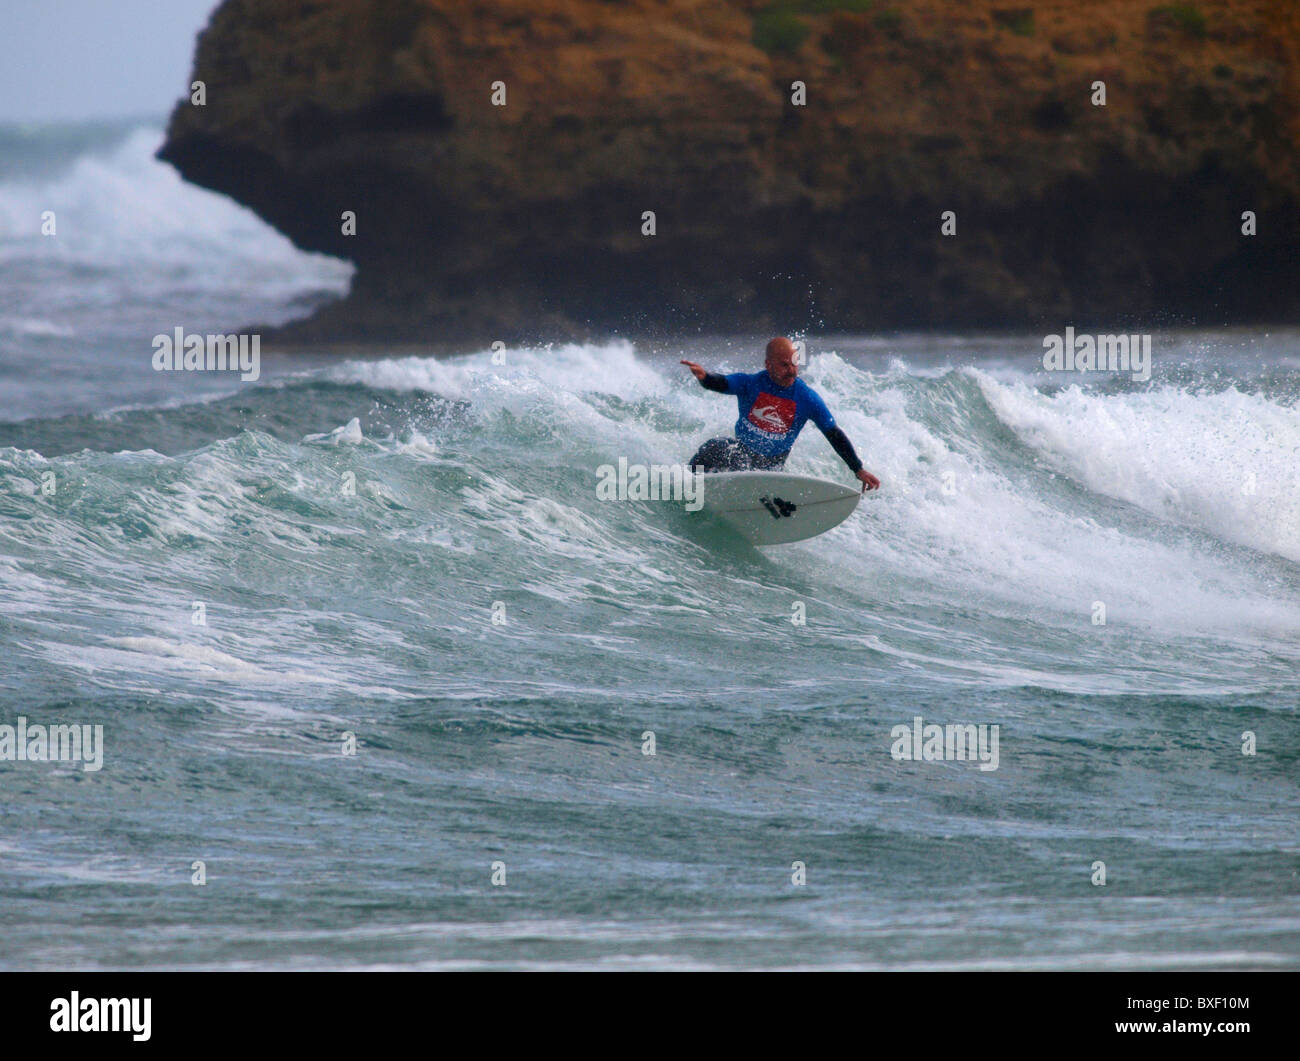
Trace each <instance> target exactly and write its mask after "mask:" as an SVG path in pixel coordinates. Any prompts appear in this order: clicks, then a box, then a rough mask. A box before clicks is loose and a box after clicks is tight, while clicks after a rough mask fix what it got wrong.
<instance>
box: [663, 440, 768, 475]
mask: <svg viewBox="0 0 1300 1061" xmlns="http://www.w3.org/2000/svg"><path fill="white" fill-rule="evenodd" d="M785 457H786V455H785V454H784V453H783V454H781V455H780V456H777V457H768V456H765V455H763V454H762V453H755V452H754V451H753V450H752V449H749V448H748V447H747V446H742V445H741V444H740V443H739V442H738V441H736V439H734V438H711V439H709V441H708V442H706V443H704V445H702V446H701V447H700V448H699V450H698V451H697V452H696V454H695V456H694V457H692V458H691V459H690V461H689V462H688V464H687V466H688V467H690V468H694V469H695V470H696V471H702V472H750V471H775V470H776V469H778V468H781V467H783V466H784V465H785Z"/></svg>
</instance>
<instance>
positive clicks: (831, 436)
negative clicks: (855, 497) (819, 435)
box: [826, 427, 862, 475]
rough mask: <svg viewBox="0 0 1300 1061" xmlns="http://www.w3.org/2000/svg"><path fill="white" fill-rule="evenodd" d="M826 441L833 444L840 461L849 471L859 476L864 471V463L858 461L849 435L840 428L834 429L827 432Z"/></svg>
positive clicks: (832, 447) (832, 446)
mask: <svg viewBox="0 0 1300 1061" xmlns="http://www.w3.org/2000/svg"><path fill="white" fill-rule="evenodd" d="M826 441H827V442H829V443H830V444H831V449H833V450H834V451H835V452H836V453H838V454H839V455H840V460H842V461H843V462H844V463H845V464H847V465H848V466H849V471H851V472H852V473H853V474H854V475H857V474H858V472H860V471H861V470H862V462H861V461H860V460H858V455H857V453H855V452H854V450H853V443H852V442H850V441H849V436H848V435H846V434H845V433H844V432H843V431H841V430H840V429H839V428H838V427H832V428H831V429H830V430H829V431H827V432H826Z"/></svg>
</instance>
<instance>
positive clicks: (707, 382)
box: [682, 361, 731, 394]
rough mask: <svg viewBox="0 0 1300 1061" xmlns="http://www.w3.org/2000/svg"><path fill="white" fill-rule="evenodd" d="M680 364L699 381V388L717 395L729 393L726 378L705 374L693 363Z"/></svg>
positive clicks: (729, 389) (709, 373)
mask: <svg viewBox="0 0 1300 1061" xmlns="http://www.w3.org/2000/svg"><path fill="white" fill-rule="evenodd" d="M682 364H683V365H685V366H686V367H687V368H689V369H690V370H691V374H692V375H693V376H694V377H695V378H696V379H698V380H699V381H700V386H701V387H703V388H704V389H705V390H711V391H717V392H718V393H719V394H730V393H731V388H730V387H728V386H727V377H726V376H719V375H718V374H717V373H716V372H705V371H704V369H703V367H702V366H700V365H697V364H696V363H695V362H694V361H683V362H682Z"/></svg>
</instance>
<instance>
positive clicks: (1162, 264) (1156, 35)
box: [161, 0, 1300, 340]
mask: <svg viewBox="0 0 1300 1061" xmlns="http://www.w3.org/2000/svg"><path fill="white" fill-rule="evenodd" d="M1298 52H1300V4H1297V3H1295V2H1294V0H1197V2H1196V3H1173V4H1167V3H1155V2H1147V0H1039V2H1034V3H1026V2H1024V0H1010V2H1008V0H992V2H990V0H906V2H904V0H777V2H771V0H226V2H225V3H223V4H222V5H221V6H220V8H218V9H217V11H216V12H215V13H214V14H213V16H212V19H211V21H210V23H209V25H208V26H207V28H206V29H205V31H204V32H203V33H202V34H201V36H200V38H199V41H198V47H197V53H196V56H195V63H194V74H193V77H194V79H196V80H201V81H203V82H204V83H205V86H206V97H207V98H206V104H205V105H203V106H194V105H192V104H191V103H190V102H189V101H188V100H186V101H184V102H182V103H180V104H178V105H177V107H176V109H175V111H174V113H173V115H172V118H171V123H170V128H169V131H168V137H167V141H166V144H165V145H164V147H163V149H162V152H161V157H162V158H164V159H166V160H168V161H170V162H171V163H172V164H174V165H175V166H176V167H177V168H178V169H179V170H180V172H181V173H182V174H183V175H184V176H185V177H186V178H188V179H189V180H191V181H194V182H196V183H198V184H201V185H204V186H207V187H209V188H213V189H215V190H218V191H221V192H224V193H226V194H228V195H230V196H232V197H233V198H235V199H237V200H238V201H240V202H242V203H245V204H247V205H248V206H250V207H252V208H253V209H254V210H256V211H257V212H258V213H259V214H260V215H261V216H262V217H264V218H265V219H266V220H267V221H269V222H270V223H271V224H273V225H274V226H276V227H277V228H279V229H280V230H281V231H283V232H285V233H286V234H288V235H289V236H290V237H291V238H292V239H293V240H294V241H295V242H296V243H297V244H299V245H300V246H302V247H304V248H308V249H313V250H320V251H325V252H327V253H330V254H336V255H340V256H342V257H345V258H349V259H351V260H353V261H354V262H356V264H357V266H358V273H357V278H356V281H355V283H354V287H353V292H352V294H351V296H350V297H349V298H348V299H346V300H344V301H342V302H340V303H337V304H334V305H332V306H329V307H326V308H325V309H324V310H322V311H321V312H320V313H318V314H317V316H316V317H315V318H314V319H313V320H312V321H311V322H307V323H306V324H302V325H298V326H296V329H295V330H296V331H297V333H298V334H299V335H301V336H304V337H328V338H334V339H357V338H384V339H390V338H420V339H429V338H432V337H435V336H437V335H442V336H445V337H455V338H457V339H461V340H487V339H492V338H500V339H505V340H518V339H546V338H557V337H561V336H566V335H580V334H584V333H586V332H587V331H589V330H591V331H598V332H608V331H611V330H613V331H617V332H623V333H630V334H642V335H644V334H653V333H674V332H675V333H686V332H693V331H698V330H706V331H730V330H751V329H757V330H779V331H796V330H799V329H802V328H818V329H834V330H840V329H846V330H847V329H872V328H880V327H890V326H979V325H1023V326H1030V327H1033V326H1037V325H1039V324H1043V325H1050V326H1051V327H1052V328H1056V327H1058V326H1060V325H1061V324H1062V323H1069V322H1073V323H1076V324H1081V325H1087V324H1090V323H1094V322H1095V323H1098V324H1104V325H1105V326H1106V327H1108V328H1109V327H1112V326H1115V327H1117V326H1120V325H1122V324H1126V323H1138V322H1144V323H1175V322H1179V321H1186V322H1191V321H1197V322H1202V323H1213V322H1217V321H1223V320H1250V319H1270V318H1271V319H1277V320H1280V319H1287V320H1295V319H1298V318H1300V194H1298V193H1300V155H1298V148H1297V144H1298V143H1300V82H1298V81H1297V58H1298V57H1300V56H1298ZM796 81H799V82H803V84H804V85H805V86H806V103H805V104H804V105H798V104H797V103H796V102H794V100H793V99H792V96H793V92H794V90H793V89H792V84H793V83H794V82H796ZM1099 81H1100V82H1104V85H1105V105H1104V106H1099V105H1096V104H1095V103H1094V99H1095V98H1096V94H1095V90H1094V87H1093V86H1094V83H1095V82H1099ZM494 83H499V84H497V85H496V89H495V98H494ZM502 90H504V106H502V105H498V104H500V103H501V102H502V101H503V100H502V96H501V92H502ZM949 210H951V211H953V212H955V215H956V234H955V235H951V236H945V235H943V234H941V230H940V224H941V214H942V213H943V212H944V211H949ZM1246 210H1250V211H1254V212H1255V214H1256V215H1257V219H1258V221H1257V224H1258V234H1257V235H1254V236H1244V235H1243V234H1242V231H1241V228H1242V219H1241V216H1242V213H1243V211H1246ZM345 211H353V212H355V215H356V232H355V235H347V234H344V231H343V227H344V226H343V222H342V220H341V218H342V215H343V214H344V212H345ZM646 211H653V213H654V220H655V234H654V235H646V234H644V233H643V215H644V213H645V212H646Z"/></svg>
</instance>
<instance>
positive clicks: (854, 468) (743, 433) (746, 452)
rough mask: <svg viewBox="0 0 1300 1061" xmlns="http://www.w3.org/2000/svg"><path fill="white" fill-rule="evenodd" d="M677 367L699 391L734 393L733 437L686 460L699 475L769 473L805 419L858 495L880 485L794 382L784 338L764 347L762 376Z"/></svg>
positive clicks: (794, 367)
mask: <svg viewBox="0 0 1300 1061" xmlns="http://www.w3.org/2000/svg"><path fill="white" fill-rule="evenodd" d="M682 364H683V365H685V366H686V367H687V368H689V369H690V370H691V373H692V374H693V375H694V376H695V378H696V379H697V380H699V381H700V384H701V386H703V387H704V388H705V389H706V390H711V391H717V392H718V393H719V394H734V395H735V396H736V399H737V402H738V403H739V405H740V418H739V419H738V420H737V421H736V437H735V438H711V439H709V441H708V442H706V443H704V445H702V446H701V447H700V449H699V452H697V453H696V454H695V456H694V457H692V458H691V460H690V465H689V466H690V467H691V468H694V469H695V470H696V471H703V472H739V471H754V470H762V471H770V470H774V469H777V468H780V467H783V466H784V464H785V459H786V457H788V456H789V455H790V447H791V446H793V445H794V440H795V439H796V438H798V437H799V432H800V431H802V430H803V425H804V424H805V423H806V422H807V421H809V420H811V421H812V422H813V423H814V424H816V425H817V426H818V427H819V428H821V432H822V434H823V435H825V436H826V441H827V442H829V443H830V444H831V448H832V449H833V450H835V452H836V453H838V454H839V455H840V459H841V460H843V461H844V463H845V464H847V465H848V466H849V471H851V472H852V473H853V474H854V475H856V476H857V477H858V479H859V480H860V481H861V482H862V489H863V492H866V491H867V490H875V489H877V488H878V487H879V486H880V480H879V479H877V478H876V477H875V476H874V475H872V474H871V473H870V472H869V471H867V470H866V469H865V468H863V467H862V462H861V461H860V460H858V455H857V454H856V453H855V452H854V451H853V443H852V442H850V441H849V438H848V436H847V435H846V434H845V433H844V432H843V431H841V430H840V429H839V428H838V427H836V426H835V417H833V416H831V411H830V410H829V409H827V408H826V403H825V402H824V401H822V399H821V395H820V394H818V393H817V392H816V391H815V390H813V389H812V388H811V387H810V386H808V384H806V383H805V382H804V381H803V380H801V379H799V378H798V375H799V365H798V363H797V361H796V359H795V349H794V343H792V342H790V340H789V339H786V338H784V337H782V338H776V339H773V340H772V341H771V342H770V343H768V344H767V358H766V360H765V361H764V368H763V371H762V372H755V373H752V374H751V373H746V372H734V373H732V374H731V375H729V376H719V375H715V374H714V373H712V372H706V371H704V369H703V368H701V367H700V366H699V365H697V364H696V363H695V362H694V361H683V362H682Z"/></svg>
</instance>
